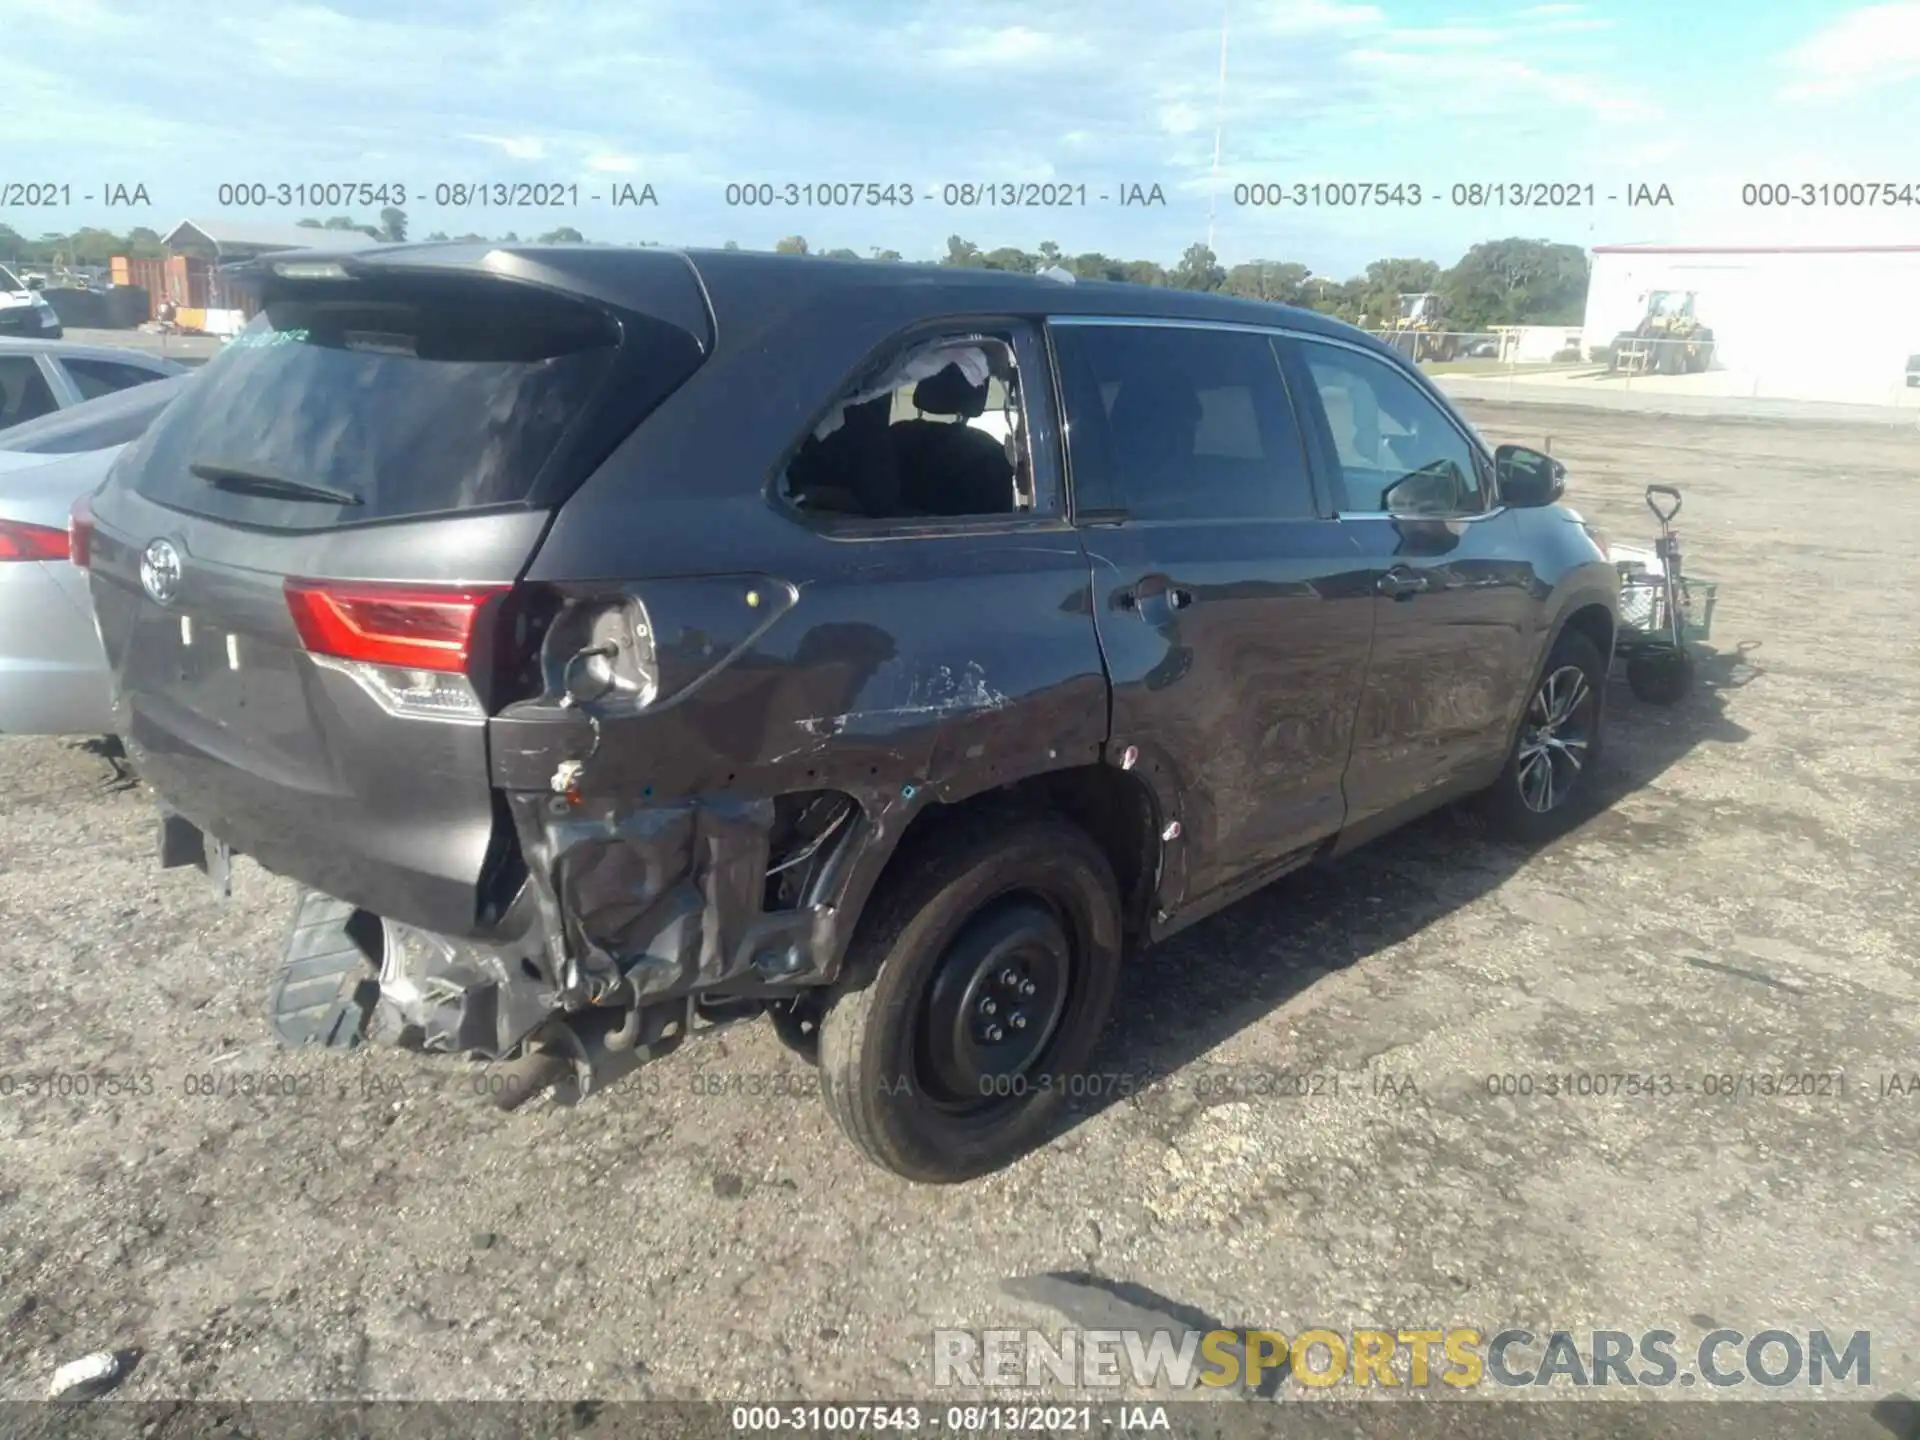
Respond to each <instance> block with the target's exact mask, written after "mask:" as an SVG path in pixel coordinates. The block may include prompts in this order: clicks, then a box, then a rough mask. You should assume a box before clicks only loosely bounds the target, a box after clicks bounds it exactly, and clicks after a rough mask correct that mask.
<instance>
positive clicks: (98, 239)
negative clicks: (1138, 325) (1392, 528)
mask: <svg viewBox="0 0 1920 1440" xmlns="http://www.w3.org/2000/svg"><path fill="white" fill-rule="evenodd" d="M298 223H299V224H300V225H301V226H302V227H304V228H307V229H314V230H352V231H358V232H360V233H362V234H366V235H370V236H372V237H373V238H375V239H377V240H384V241H403V240H405V239H406V238H407V216H406V212H405V211H403V210H400V209H397V208H389V209H386V210H383V211H381V212H380V219H379V221H378V223H369V222H365V221H360V220H356V219H354V218H353V217H352V216H348V215H336V216H333V217H331V218H328V219H324V220H323V219H320V218H318V217H309V218H307V219H304V220H301V221H300V222H298ZM426 238H427V239H429V240H461V241H469V242H475V243H486V242H489V241H492V242H497V243H503V244H519V243H523V242H533V243H538V244H548V245H553V244H568V243H575V244H577V243H580V242H583V241H584V240H585V238H586V237H585V236H583V235H582V234H581V233H580V232H579V231H578V230H576V229H574V228H573V227H572V226H570V225H563V226H560V227H559V228H557V229H553V230H548V231H545V232H542V233H539V234H530V235H527V236H525V237H522V236H520V235H518V234H515V233H514V232H512V231H508V232H507V233H506V234H505V235H500V236H487V235H481V234H477V233H473V232H469V233H466V234H461V235H451V234H448V233H447V232H445V231H436V232H434V233H433V234H431V235H429V236H427V237H426ZM726 248H727V249H729V250H738V249H739V248H740V246H739V244H738V243H737V242H735V241H732V240H729V241H728V242H727V243H726ZM773 248H774V249H775V250H776V251H779V252H781V253H784V254H792V255H814V254H818V255H820V256H822V257H823V258H826V259H830V260H860V259H869V260H879V261H887V262H892V263H897V264H931V265H951V266H959V267H964V268H969V269H981V270H1007V271H1014V272H1018V273H1022V274H1033V273H1035V272H1037V271H1040V270H1045V269H1048V268H1056V267H1057V268H1059V269H1061V270H1065V271H1067V272H1068V273H1070V274H1072V275H1074V276H1075V277H1076V278H1079V279H1083V280H1113V281H1119V282H1122V283H1128V284H1135V285H1164V286H1170V287H1173V288H1175V289H1181V290H1204V291H1214V292H1217V293H1220V294H1223V295H1237V296H1243V297H1245V298H1248V299H1253V300H1268V301H1277V302H1280V303H1283V304H1290V305H1303V306H1306V307H1308V308H1310V309H1313V310H1318V311H1321V312H1322V313H1324V314H1328V315H1332V316H1335V317H1337V318H1339V319H1341V320H1346V321H1348V322H1350V323H1352V324H1357V325H1368V326H1380V325H1383V324H1386V323H1388V322H1390V321H1391V320H1392V319H1393V318H1394V316H1395V315H1396V314H1397V313H1398V309H1399V297H1400V296H1401V295H1403V294H1413V293H1424V292H1432V293H1434V294H1437V295H1438V296H1439V297H1440V301H1441V305H1442V307H1443V310H1442V313H1443V314H1444V316H1445V321H1446V324H1447V326H1448V328H1450V329H1455V330H1470V331H1479V330H1486V329H1489V328H1490V327H1492V326H1495V325H1577V324H1579V323H1580V320H1581V318H1582V313H1583V311H1584V309H1585V306H1586V295H1587V257H1586V252H1585V251H1584V250H1582V249H1581V247H1580V246H1578V245H1563V244H1556V243H1553V242H1551V241H1547V240H1532V239H1526V238H1522V237H1519V236H1515V237H1511V238H1509V239H1505V240H1483V241H1481V242H1480V243H1479V244H1477V245H1474V246H1473V247H1472V248H1470V249H1469V250H1468V251H1467V253H1466V254H1464V255H1462V256H1461V257H1460V258H1459V259H1458V260H1457V261H1455V262H1454V263H1453V264H1452V265H1451V266H1442V265H1440V264H1439V263H1438V262H1436V261H1433V260H1421V259H1384V260H1375V261H1373V262H1372V263H1371V264H1369V265H1368V266H1367V267H1366V269H1365V270H1364V271H1363V272H1361V273H1360V274H1359V275H1353V276H1348V277H1346V278H1344V279H1339V278H1335V277H1333V276H1328V275H1320V274H1316V273H1315V272H1314V271H1313V269H1312V268H1311V267H1309V266H1307V265H1303V264H1301V263H1299V262H1298V261H1292V260H1248V261H1245V262H1243V263H1241V264H1238V265H1232V266H1228V265H1222V264H1221V263H1220V261H1219V259H1218V258H1217V257H1216V256H1215V254H1214V252H1213V251H1212V250H1210V249H1208V248H1207V246H1205V245H1204V244H1194V245H1189V246H1188V247H1187V249H1186V253H1185V254H1183V255H1182V256H1181V257H1180V258H1179V260H1177V261H1176V262H1175V263H1174V264H1172V265H1170V266H1168V265H1163V264H1161V263H1160V262H1159V261H1156V260H1125V259H1121V258H1118V257H1116V256H1112V255H1107V254H1103V253H1101V252H1099V251H1089V252H1087V253H1085V254H1080V255H1069V254H1067V253H1065V252H1064V251H1062V250H1061V248H1060V247H1059V246H1058V245H1056V244H1055V243H1053V242H1052V241H1050V240H1048V241H1042V242H1041V244H1040V246H1039V247H1038V248H1037V249H1034V250H1022V249H1019V248H1017V247H1014V246H1002V247H1000V248H998V249H993V250H983V249H982V248H981V247H980V246H978V245H976V244H974V243H973V242H972V241H970V240H967V239H964V238H963V237H961V236H959V235H953V236H949V237H948V239H947V251H946V254H944V255H941V256H938V257H936V258H933V259H930V260H919V261H909V260H907V259H906V257H904V256H902V255H901V253H900V252H899V251H898V250H889V249H884V248H881V247H878V246H876V247H874V248H873V249H872V250H871V251H870V252H869V253H868V254H866V255H864V256H863V255H860V254H859V253H858V252H856V251H853V250H849V249H845V248H837V249H832V250H824V251H816V250H814V249H813V248H812V247H811V246H810V245H809V244H808V243H807V240H806V238H805V237H804V236H801V235H789V236H787V237H786V238H785V239H783V240H781V241H780V242H779V243H777V244H776V245H775V246H774V247H773ZM165 254H166V247H165V245H164V244H163V242H162V241H161V238H160V236H159V234H158V233H156V232H155V231H153V230H150V229H147V228H145V227H139V228H136V229H133V230H130V231H128V232H127V233H126V234H124V235H118V234H115V233H113V232H112V231H108V230H99V229H85V230H80V231H77V232H75V233H74V234H72V235H45V236H42V237H41V238H40V239H39V240H37V241H34V240H28V239H26V238H25V237H24V236H22V235H20V234H18V233H17V232H15V231H13V230H11V229H9V228H8V227H7V226H5V225H0V260H12V261H16V262H18V263H22V264H28V265H34V264H39V265H105V264H106V263H107V262H108V261H109V260H111V259H112V257H113V256H115V255H127V256H134V257H147V258H158V257H161V256H163V255H165Z"/></svg>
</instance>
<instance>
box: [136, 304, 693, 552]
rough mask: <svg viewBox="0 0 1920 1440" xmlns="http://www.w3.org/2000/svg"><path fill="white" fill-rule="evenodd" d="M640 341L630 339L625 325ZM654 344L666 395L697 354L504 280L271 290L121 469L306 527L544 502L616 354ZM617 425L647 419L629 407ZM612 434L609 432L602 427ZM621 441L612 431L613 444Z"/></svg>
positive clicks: (667, 329) (633, 394)
mask: <svg viewBox="0 0 1920 1440" xmlns="http://www.w3.org/2000/svg"><path fill="white" fill-rule="evenodd" d="M636 329H637V330H638V331H639V332H640V333H637V334H636V333H633V332H634V331H635V330H636ZM635 344H638V345H651V346H653V347H655V349H656V350H657V351H658V352H659V353H657V354H656V355H654V356H653V360H654V361H655V362H657V363H653V364H651V365H650V366H649V369H650V371H651V378H652V380H653V381H654V384H653V385H652V386H645V387H634V388H628V387H622V388H623V393H624V395H625V398H626V400H627V401H629V402H632V401H635V400H639V399H642V398H644V397H643V396H642V395H641V394H640V393H637V392H638V391H639V390H645V389H652V390H654V391H655V392H656V393H655V395H654V398H655V399H656V400H657V398H658V395H660V394H664V393H666V392H667V391H670V390H672V389H673V388H676V387H677V386H678V385H679V384H680V383H681V382H682V381H683V380H684V379H685V378H686V376H687V375H688V374H690V373H691V372H692V370H693V369H694V368H695V367H696V366H697V365H698V364H699V360H700V353H699V345H698V343H697V342H696V341H695V340H694V339H693V337H691V336H688V335H687V334H685V332H683V331H680V330H677V329H675V328H674V327H672V326H667V325H651V326H649V325H647V324H646V323H645V322H644V321H641V320H637V319H636V320H629V321H628V322H627V323H625V324H623V322H622V320H620V319H618V318H616V317H615V315H614V314H613V313H611V312H609V311H607V310H604V309H601V308H599V307H596V306H594V305H590V304H587V303H585V302H581V301H577V300H574V299H571V298H568V297H562V296H557V295H554V294H552V293H551V292H548V291H544V290H539V289H536V288H533V287H531V286H526V285H518V284H512V283H504V282H502V281H500V280H497V279H478V280H475V279H465V278H462V279H450V278H447V277H442V276H382V277H378V278H374V279H369V280H358V281H352V282H341V281H331V282H317V283H309V284H306V285H304V286H299V287H293V288H292V289H291V290H290V292H289V291H288V290H285V289H283V291H282V293H279V294H278V295H273V296H270V297H269V298H268V299H267V300H266V303H265V304H264V306H263V308H262V310H261V312H260V314H259V315H258V316H256V317H255V319H254V320H253V321H252V322H251V323H250V324H249V325H248V326H247V328H246V329H245V330H244V331H243V332H242V333H241V334H240V335H238V336H236V337H235V338H234V340H233V341H232V342H231V343H230V344H229V345H228V346H227V347H226V348H225V349H224V350H222V351H221V353H220V354H219V355H218V356H216V357H215V358H214V359H213V360H212V361H210V362H209V363H208V364H207V366H206V367H205V368H204V370H203V371H202V372H201V373H200V374H199V375H197V376H196V377H195V379H194V384H193V385H192V386H191V387H190V388H189V389H188V390H187V392H186V393H184V394H182V395H181V396H180V398H179V399H178V401H177V402H176V403H175V404H173V405H171V406H169V407H168V408H167V410H166V411H165V413H163V414H162V415H161V416H160V418H159V419H158V420H157V421H156V422H155V423H154V425H153V426H152V428H151V429H149V430H148V431H147V433H146V435H145V436H144V437H143V439H142V440H141V442H140V443H139V445H137V446H136V447H135V449H134V452H133V453H130V454H129V455H128V456H127V464H126V465H125V466H124V467H123V469H122V472H121V473H122V474H123V475H125V476H126V477H127V478H128V480H129V481H130V483H131V484H132V486H133V488H134V489H135V490H137V491H138V492H139V493H140V494H141V495H143V496H145V497H146V498H147V499H149V500H152V501H155V502H156V503H158V504H161V505H165V506H168V507H169V508H172V509H175V510H180V511H185V512H187V513H189V514H194V515H201V516H205V517H208V518H211V519H217V520H225V521H229V522H232V523H235V524H239V525H246V526H261V527H268V528H273V529H288V530H316V529H328V528H333V527H337V526H342V525H356V524H363V523H367V522H374V521H386V520H398V519H412V518H423V517H427V516H432V515H437V514H441V513H445V512H450V511H472V510H475V509H482V508H494V507H501V506H521V505H527V504H534V503H552V502H553V500H554V499H555V498H556V497H554V496H552V495H550V494H547V493H545V492H546V491H547V490H550V489H551V488H552V487H551V486H550V485H549V484H548V481H549V480H550V478H551V476H550V473H549V472H550V471H551V470H552V469H553V468H554V467H556V466H563V467H564V466H567V465H569V464H571V465H572V466H573V468H574V469H575V470H576V471H577V472H578V473H577V475H576V476H575V477H574V478H575V480H576V483H577V480H578V479H581V478H584V476H585V473H586V472H587V471H588V470H590V469H591V468H592V466H593V465H595V464H597V463H598V462H599V460H600V459H601V458H603V457H604V454H605V452H606V450H608V449H610V448H611V445H610V443H607V442H608V439H609V437H607V436H606V435H605V434H604V433H603V434H602V435H601V436H600V440H599V443H598V444H597V445H592V446H590V447H589V449H590V450H592V451H593V452H594V453H585V454H583V453H580V451H579V447H578V446H577V445H574V446H571V447H570V446H569V444H568V442H569V441H570V440H577V439H578V438H579V436H580V433H581V431H582V430H583V429H585V428H589V427H586V426H584V425H583V423H582V422H583V421H584V420H585V419H586V417H588V416H589V415H590V413H591V412H592V411H593V409H594V406H595V403H596V401H597V400H598V399H599V397H600V396H601V393H602V391H603V390H604V389H605V388H606V387H607V385H608V382H609V379H610V377H611V376H612V375H613V373H614V371H615V370H616V362H617V360H618V358H619V357H620V355H621V353H622V350H623V348H631V347H632V346H633V345H635ZM627 408H628V409H629V417H628V423H627V426H626V428H627V429H631V426H632V424H633V423H636V422H637V421H638V419H639V418H640V414H639V413H634V412H633V411H632V409H631V406H630V405H629V406H628V407H627ZM602 428H604V427H602ZM614 438H617V437H614Z"/></svg>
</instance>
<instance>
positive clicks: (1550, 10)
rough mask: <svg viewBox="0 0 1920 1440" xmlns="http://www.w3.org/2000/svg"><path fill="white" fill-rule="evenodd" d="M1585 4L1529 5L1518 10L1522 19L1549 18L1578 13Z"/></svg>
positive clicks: (1584, 7)
mask: <svg viewBox="0 0 1920 1440" xmlns="http://www.w3.org/2000/svg"><path fill="white" fill-rule="evenodd" d="M1586 8H1587V7H1586V6H1584V5H1529V6H1527V8H1526V9H1524V10H1521V11H1519V12H1517V13H1518V14H1519V16H1520V18H1521V19H1522V20H1548V19H1552V18H1553V17H1554V16H1557V15H1578V14H1580V12H1581V11H1583V10H1585V9H1586Z"/></svg>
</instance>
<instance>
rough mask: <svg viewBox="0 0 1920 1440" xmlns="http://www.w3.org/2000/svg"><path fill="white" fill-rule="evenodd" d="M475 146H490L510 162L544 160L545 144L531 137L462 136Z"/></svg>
mask: <svg viewBox="0 0 1920 1440" xmlns="http://www.w3.org/2000/svg"><path fill="white" fill-rule="evenodd" d="M460 138H461V139H462V140H471V141H473V142H474V143H475V144H476V145H491V146H492V147H493V148H494V149H496V150H498V151H499V152H500V153H501V154H502V155H505V156H506V157H507V158H508V159H510V160H544V159H546V158H547V147H546V143H545V142H544V141H542V140H541V139H539V138H538V137H537V136H533V135H462V136H461V137H460Z"/></svg>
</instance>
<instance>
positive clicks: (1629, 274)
mask: <svg viewBox="0 0 1920 1440" xmlns="http://www.w3.org/2000/svg"><path fill="white" fill-rule="evenodd" d="M1654 290H1676V291H1688V290H1691V291H1694V292H1695V293H1696V297H1697V298H1696V299H1695V301H1694V313H1695V314H1696V315H1697V316H1698V318H1699V320H1700V323H1701V324H1703V325H1705V326H1707V327H1708V328H1709V329H1711V330H1712V331H1713V342H1714V355H1713V369H1714V370H1715V371H1718V372H1722V373H1723V374H1725V375H1727V378H1728V379H1733V378H1735V377H1752V379H1753V384H1754V389H1755V393H1760V391H1762V390H1764V391H1765V392H1768V393H1773V394H1789V393H1799V394H1805V395H1808V396H1815V395H1821V394H1826V393H1829V392H1833V393H1836V394H1837V393H1838V392H1840V391H1843V390H1853V389H1857V388H1860V387H1871V388H1873V389H1876V390H1878V389H1880V388H1882V387H1885V386H1889V385H1892V386H1898V385H1900V384H1902V377H1903V375H1904V372H1905V369H1906V363H1907V357H1908V356H1909V355H1914V354H1920V245H1775V246H1765V245H1728V246H1707V245H1596V246H1595V247H1594V248H1593V273H1592V276H1591V279H1590V281H1589V283H1588V287H1587V312H1586V325H1585V343H1586V345H1587V346H1588V347H1589V349H1591V348H1593V347H1595V346H1604V345H1610V344H1612V343H1613V339H1614V337H1615V336H1616V335H1618V334H1619V333H1620V332H1621V331H1623V330H1631V329H1632V328H1633V327H1634V326H1635V325H1637V324H1638V323H1639V322H1640V318H1641V316H1642V315H1644V314H1645V312H1646V297H1647V295H1648V293H1649V292H1651V291H1654ZM1729 372H1730V373H1729Z"/></svg>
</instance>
